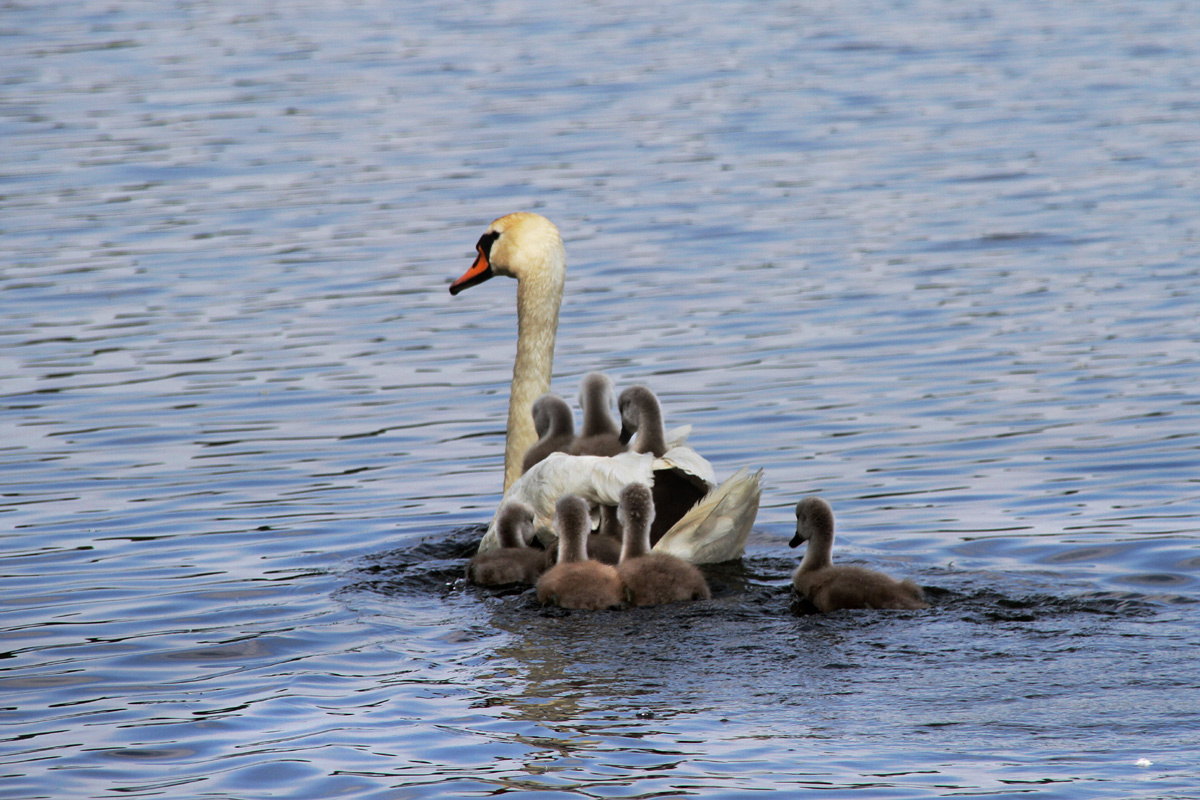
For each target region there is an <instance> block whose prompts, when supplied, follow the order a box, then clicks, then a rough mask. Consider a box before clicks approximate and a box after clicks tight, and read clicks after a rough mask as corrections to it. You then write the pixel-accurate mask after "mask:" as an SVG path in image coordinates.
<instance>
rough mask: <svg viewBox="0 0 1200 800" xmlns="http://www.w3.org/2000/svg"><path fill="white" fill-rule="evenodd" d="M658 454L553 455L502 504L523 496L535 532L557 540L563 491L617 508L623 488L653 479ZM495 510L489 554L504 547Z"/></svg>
mask: <svg viewBox="0 0 1200 800" xmlns="http://www.w3.org/2000/svg"><path fill="white" fill-rule="evenodd" d="M653 464H654V456H653V455H652V454H650V453H634V452H628V453H621V454H620V455H615V456H610V457H606V456H572V455H567V454H566V453H551V454H550V455H549V456H547V457H546V458H545V459H543V460H541V461H539V462H538V463H537V464H534V465H533V466H532V467H531V468H530V469H529V471H528V472H526V473H525V474H524V475H522V476H521V477H520V478H518V479H517V481H516V482H515V483H513V485H512V486H510V487H508V491H507V492H505V493H504V498H503V499H502V500H501V501H500V506H501V507H503V506H504V504H505V503H508V502H511V501H513V500H519V501H521V502H522V503H526V504H528V505H529V506H530V507H531V508H533V514H534V517H533V527H534V533H535V535H536V536H537V537H538V538H539V539H541V540H542V541H543V542H544V543H552V542H553V541H555V539H556V537H555V535H554V506H555V504H556V503H558V499H559V498H560V497H562V496H564V495H568V494H574V495H579V496H580V497H582V498H583V499H584V500H586V501H587V502H588V504H589V505H606V506H615V505H617V503H618V502H620V499H621V490H622V489H623V488H625V487H626V486H627V485H629V484H631V483H644V484H646V485H647V486H649V485H651V484H652V483H653V482H654V476H653ZM499 516H500V510H499V509H497V510H496V514H495V516H493V517H492V521H491V524H489V525H488V529H487V533H485V534H484V535H483V539H481V540H480V542H479V552H480V553H486V552H488V551H490V550H494V549H496V548H498V547H500V540H499V538H498V536H497V534H496V520H497V519H498V518H499Z"/></svg>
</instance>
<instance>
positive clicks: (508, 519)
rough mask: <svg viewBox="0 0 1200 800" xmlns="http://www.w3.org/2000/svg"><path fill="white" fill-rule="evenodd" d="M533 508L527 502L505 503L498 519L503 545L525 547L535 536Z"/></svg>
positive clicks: (499, 533)
mask: <svg viewBox="0 0 1200 800" xmlns="http://www.w3.org/2000/svg"><path fill="white" fill-rule="evenodd" d="M533 517H534V514H533V509H532V508H531V507H529V506H528V505H526V504H525V503H521V502H517V501H513V502H509V503H505V504H504V507H503V508H501V509H500V515H499V517H498V518H497V519H496V536H497V537H498V538H499V539H500V546H501V547H524V546H525V545H526V543H527V542H528V541H529V540H530V539H532V538H533Z"/></svg>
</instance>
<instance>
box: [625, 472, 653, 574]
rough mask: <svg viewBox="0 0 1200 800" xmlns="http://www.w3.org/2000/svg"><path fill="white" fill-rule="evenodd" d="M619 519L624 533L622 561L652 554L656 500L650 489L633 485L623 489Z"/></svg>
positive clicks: (639, 484) (637, 484) (640, 485)
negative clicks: (652, 526)
mask: <svg viewBox="0 0 1200 800" xmlns="http://www.w3.org/2000/svg"><path fill="white" fill-rule="evenodd" d="M617 519H618V520H619V521H620V523H621V531H622V547H621V560H622V561H624V560H625V559H627V558H637V557H638V556H643V555H645V554H646V553H648V552H650V526H651V524H653V522H654V498H653V496H652V495H651V493H650V487H648V486H646V485H645V484H641V483H631V484H629V485H628V486H626V487H625V488H624V489H622V490H621V496H620V503H619V504H618V505H617Z"/></svg>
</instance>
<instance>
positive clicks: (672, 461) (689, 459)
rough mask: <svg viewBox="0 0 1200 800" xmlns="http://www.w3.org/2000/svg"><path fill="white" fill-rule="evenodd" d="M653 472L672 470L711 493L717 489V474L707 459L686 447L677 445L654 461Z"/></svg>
mask: <svg viewBox="0 0 1200 800" xmlns="http://www.w3.org/2000/svg"><path fill="white" fill-rule="evenodd" d="M654 469H655V470H668V469H673V470H676V471H677V472H680V473H682V474H684V475H686V476H687V477H688V478H689V479H690V480H691V481H692V482H693V483H695V484H696V485H697V486H698V487H700V488H702V489H704V490H706V491H712V490H713V489H715V488H716V487H717V473H716V472H714V471H713V467H712V464H710V463H708V459H706V458H705V457H704V456H702V455H700V454H699V453H697V452H696V451H695V450H693V449H692V448H690V447H688V446H686V445H677V446H675V447H672V448H671V449H670V450H668V451H667V452H665V453H663V456H662V458H656V459H655V460H654Z"/></svg>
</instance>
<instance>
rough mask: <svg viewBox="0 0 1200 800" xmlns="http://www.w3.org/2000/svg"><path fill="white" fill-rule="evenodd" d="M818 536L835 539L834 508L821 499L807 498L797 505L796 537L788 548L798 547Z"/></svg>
mask: <svg viewBox="0 0 1200 800" xmlns="http://www.w3.org/2000/svg"><path fill="white" fill-rule="evenodd" d="M817 536H828V537H829V538H830V539H831V540H832V538H833V508H831V507H830V505H829V503H827V502H825V501H824V500H822V499H821V498H820V497H816V496H813V497H805V498H804V499H803V500H801V501H800V502H799V503H796V535H795V536H793V537H792V541H790V542H789V543H788V547H798V546H799V545H800V544H802V543H803V542H807V541H809V540H811V539H813V538H815V537H817Z"/></svg>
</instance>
